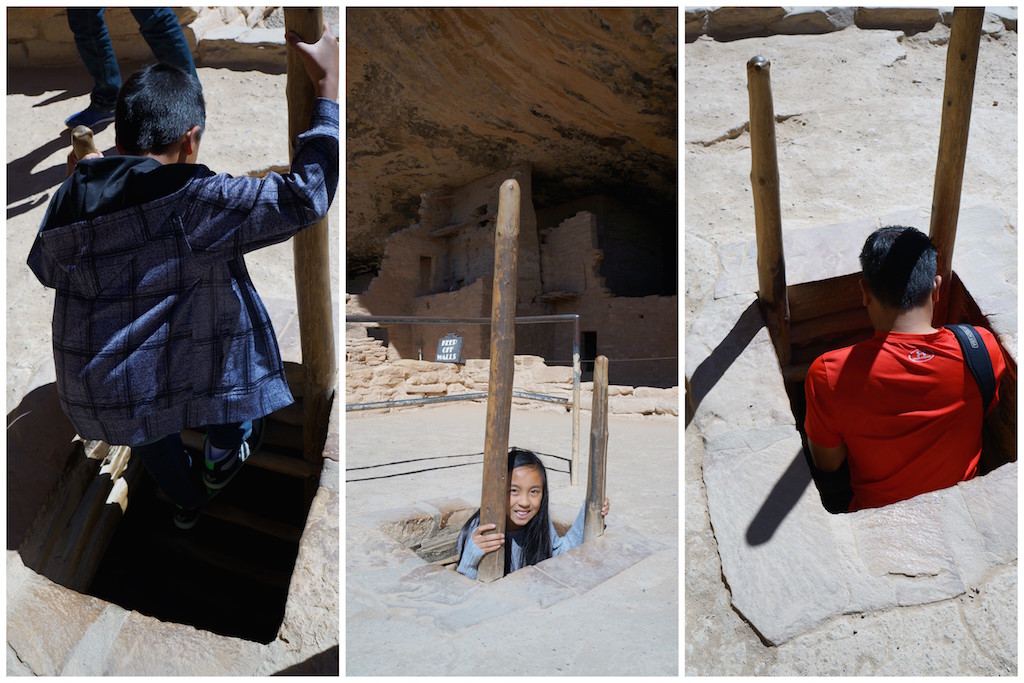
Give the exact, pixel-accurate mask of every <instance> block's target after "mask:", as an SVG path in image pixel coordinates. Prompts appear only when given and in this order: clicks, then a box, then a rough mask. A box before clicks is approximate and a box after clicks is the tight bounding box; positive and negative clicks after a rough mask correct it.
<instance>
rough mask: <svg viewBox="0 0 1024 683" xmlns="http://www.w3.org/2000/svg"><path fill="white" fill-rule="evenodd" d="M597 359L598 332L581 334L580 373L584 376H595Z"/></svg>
mask: <svg viewBox="0 0 1024 683" xmlns="http://www.w3.org/2000/svg"><path fill="white" fill-rule="evenodd" d="M596 359H597V332H593V331H591V332H580V371H581V372H582V373H583V374H587V373H590V374H591V375H593V372H594V361H595V360H596Z"/></svg>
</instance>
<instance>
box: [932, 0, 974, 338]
mask: <svg viewBox="0 0 1024 683" xmlns="http://www.w3.org/2000/svg"><path fill="white" fill-rule="evenodd" d="M984 21H985V8H983V7H970V8H964V7H957V8H955V9H954V11H953V27H952V29H951V30H950V34H949V45H948V46H947V48H946V86H945V91H944V92H943V94H942V127H941V129H940V131H939V153H938V161H937V162H936V164H935V188H934V190H933V192H932V217H931V226H930V228H929V233H928V234H929V236H930V237H931V238H932V242H934V243H935V248H936V249H937V250H938V252H939V254H938V274H939V275H941V276H942V287H941V289H940V290H939V302H938V304H936V306H935V312H934V314H933V316H932V323H933V324H935V325H942V324H944V323H946V322H949V321H948V320H947V318H948V316H949V291H950V290H949V286H950V283H951V282H952V277H951V275H952V272H953V243H954V242H955V241H956V224H957V215H958V214H959V213H960V190H961V187H962V186H963V180H964V161H965V160H966V158H967V133H968V130H969V128H970V125H971V102H972V100H973V99H974V75H975V73H976V72H977V70H978V48H979V47H980V45H981V25H982V23H983V22H984Z"/></svg>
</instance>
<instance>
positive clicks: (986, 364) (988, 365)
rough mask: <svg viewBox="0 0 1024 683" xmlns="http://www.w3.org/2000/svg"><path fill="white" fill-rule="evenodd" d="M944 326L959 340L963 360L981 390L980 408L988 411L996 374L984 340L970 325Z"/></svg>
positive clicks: (993, 392)
mask: <svg viewBox="0 0 1024 683" xmlns="http://www.w3.org/2000/svg"><path fill="white" fill-rule="evenodd" d="M945 327H946V328H948V329H949V330H950V331H952V332H953V334H954V335H956V340H957V341H958V342H960V349H961V350H962V351H963V353H964V362H965V363H967V368H968V369H969V370H970V371H971V374H972V375H974V380H975V381H976V382H977V383H978V389H980V390H981V402H982V403H981V405H982V408H983V410H984V411H985V412H988V406H989V404H990V403H991V402H992V397H993V396H995V393H996V376H995V372H993V370H992V359H991V358H990V357H989V355H988V348H987V347H986V346H985V340H984V339H982V338H981V335H980V334H978V331H977V330H976V329H974V327H973V326H971V325H966V324H959V325H946V326H945Z"/></svg>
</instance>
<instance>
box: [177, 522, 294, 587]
mask: <svg viewBox="0 0 1024 683" xmlns="http://www.w3.org/2000/svg"><path fill="white" fill-rule="evenodd" d="M159 540H160V543H161V544H162V545H164V546H165V547H167V548H169V549H170V550H172V551H174V552H175V553H177V554H179V555H184V556H185V557H190V558H192V559H194V560H196V561H198V562H202V563H204V564H207V565H209V566H211V567H215V568H217V569H222V570H224V571H227V572H230V573H232V574H235V575H236V576H240V577H243V578H246V579H249V580H250V581H254V582H256V583H260V584H263V585H264V586H273V587H275V588H288V585H289V584H290V583H291V578H292V577H291V573H290V572H286V571H282V570H280V569H273V568H271V567H260V566H255V565H252V564H250V563H248V562H245V561H242V560H241V559H239V558H238V557H235V556H234V555H231V554H229V553H225V552H221V551H219V550H214V549H213V548H205V547H202V546H199V545H196V544H195V542H193V541H192V540H191V539H188V538H185V537H184V536H180V535H173V536H162V537H160V539H159Z"/></svg>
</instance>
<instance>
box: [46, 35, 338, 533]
mask: <svg viewBox="0 0 1024 683" xmlns="http://www.w3.org/2000/svg"><path fill="white" fill-rule="evenodd" d="M288 42H289V45H290V47H291V49H295V50H297V51H298V52H299V54H300V56H301V57H302V61H303V63H304V65H305V67H306V71H307V73H308V74H309V76H310V78H311V79H312V81H313V84H314V88H315V91H316V94H317V101H316V104H315V107H314V111H313V116H312V120H311V122H310V127H309V130H308V131H307V132H305V133H303V134H302V135H300V136H299V138H298V142H297V145H296V147H295V149H296V151H295V156H294V159H293V161H292V167H291V172H290V173H288V174H287V175H285V176H281V175H278V174H274V173H271V174H270V175H268V176H267V177H265V178H232V177H231V176H228V175H223V174H221V175H218V174H214V173H213V172H212V171H210V170H209V169H208V168H206V167H205V166H202V165H199V164H196V159H197V157H198V152H199V143H200V138H201V135H202V131H203V126H204V124H205V103H204V101H203V95H202V89H201V87H200V86H199V83H198V81H197V80H196V79H195V78H194V77H193V76H191V75H189V74H187V73H185V72H183V71H181V70H180V69H178V68H176V67H173V66H170V65H167V64H156V65H153V66H150V67H147V68H145V69H143V70H142V71H140V72H138V73H136V74H134V75H133V76H132V77H131V78H129V79H128V80H127V81H126V82H125V84H124V85H123V86H122V88H121V90H120V92H119V93H118V98H117V105H116V108H115V137H116V143H117V149H118V152H119V154H118V155H117V156H111V157H106V158H103V157H102V155H100V154H98V153H96V154H93V155H88V156H87V157H86V158H85V159H83V160H82V161H80V162H78V163H77V165H76V164H75V159H74V156H73V154H71V155H69V157H68V166H69V177H68V179H67V180H66V181H65V182H64V184H63V185H62V186H61V187H60V189H59V190H58V191H57V193H56V194H55V195H54V198H53V200H52V201H51V202H50V206H49V208H48V209H47V213H46V216H45V217H44V219H43V223H42V226H41V227H40V230H39V233H38V235H37V236H36V240H35V243H34V244H33V246H32V250H31V252H30V254H29V259H28V264H29V267H30V268H31V269H32V272H33V273H35V275H36V277H38V278H39V281H40V282H42V283H43V284H44V285H45V286H47V287H52V288H54V289H55V290H56V299H55V304H54V315H53V352H54V361H55V365H56V370H57V390H58V393H59V394H60V399H61V405H62V407H63V409H64V411H65V412H66V413H67V415H68V417H69V418H70V419H71V422H72V423H73V424H74V426H75V428H76V429H77V430H78V433H79V435H81V436H82V437H83V438H86V439H102V440H104V441H107V442H108V443H112V444H127V445H130V446H132V450H133V453H134V454H136V455H138V456H140V457H141V458H142V461H143V463H144V465H145V466H146V469H147V470H148V471H149V472H150V474H151V475H152V476H153V478H154V480H155V481H156V482H157V484H158V485H159V486H160V488H161V489H163V491H164V492H165V493H166V494H167V495H168V496H169V497H170V498H171V499H172V500H173V501H174V502H175V504H176V508H177V509H176V511H175V515H174V521H175V523H176V524H177V525H178V526H179V527H182V528H188V527H190V526H192V525H194V524H195V522H196V520H197V518H198V514H199V508H200V506H201V505H202V504H203V503H204V502H205V501H206V500H207V499H208V498H209V496H211V495H213V493H215V492H216V491H218V490H219V489H220V488H222V487H223V486H224V485H225V484H227V482H228V481H229V480H230V479H231V478H232V477H233V476H234V475H235V474H236V473H237V471H238V469H239V468H240V467H241V466H242V464H243V463H244V462H245V460H246V458H247V457H248V456H249V454H250V450H251V444H252V445H258V441H259V439H261V438H262V431H263V427H262V425H263V422H264V420H263V418H264V416H266V415H268V414H270V413H272V412H273V411H275V410H277V409H279V408H282V407H284V406H286V405H288V404H290V403H291V402H292V400H293V399H292V396H291V393H290V391H289V389H288V385H287V382H286V381H285V374H284V365H283V363H282V361H281V355H280V351H279V349H278V347H277V340H276V335H275V334H274V330H273V328H272V327H271V323H270V317H269V315H268V314H267V311H266V308H265V307H264V305H263V303H262V301H261V300H260V297H259V295H258V294H257V293H256V290H255V288H254V287H253V283H252V281H251V279H250V278H249V274H248V272H247V270H246V266H245V259H244V254H245V253H246V252H249V251H253V250H255V249H259V248H260V247H264V246H267V245H270V244H274V243H277V242H281V241H284V240H286V239H288V238H289V237H291V236H292V235H294V234H295V233H297V232H298V231H300V230H301V229H303V228H305V227H307V226H309V225H311V224H313V223H315V222H317V221H319V220H320V219H322V218H323V217H324V216H325V215H326V214H327V210H328V208H329V206H330V203H331V201H332V199H333V197H334V193H335V190H336V189H337V184H338V147H339V145H338V136H339V111H338V102H337V98H338V72H339V59H338V46H337V42H336V39H335V37H334V36H333V35H332V34H331V31H330V28H329V27H326V28H325V31H324V36H323V38H322V39H321V40H320V41H318V42H317V43H315V44H306V43H301V42H299V41H298V39H297V37H296V36H294V35H293V34H290V35H289V36H288ZM190 427H205V428H206V432H207V441H206V453H205V458H204V463H202V468H201V469H202V477H201V479H202V480H201V481H200V477H199V476H198V473H197V472H196V469H197V468H198V465H199V464H198V463H195V464H194V463H192V462H191V459H190V457H189V455H188V453H187V452H186V451H185V448H184V446H183V444H182V441H181V436H180V432H181V430H183V429H185V428H190Z"/></svg>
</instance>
